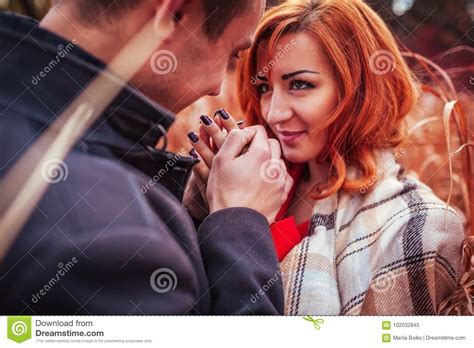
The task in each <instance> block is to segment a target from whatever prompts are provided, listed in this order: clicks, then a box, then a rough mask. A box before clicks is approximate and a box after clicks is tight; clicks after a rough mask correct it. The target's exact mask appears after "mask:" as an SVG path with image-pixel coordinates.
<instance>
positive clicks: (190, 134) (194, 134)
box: [188, 132, 199, 143]
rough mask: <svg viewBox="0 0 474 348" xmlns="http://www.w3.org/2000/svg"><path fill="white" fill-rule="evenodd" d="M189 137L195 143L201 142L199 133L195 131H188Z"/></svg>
mask: <svg viewBox="0 0 474 348" xmlns="http://www.w3.org/2000/svg"><path fill="white" fill-rule="evenodd" d="M188 138H189V140H191V141H192V142H193V143H197V142H199V137H198V135H197V134H196V133H194V132H189V133H188Z"/></svg>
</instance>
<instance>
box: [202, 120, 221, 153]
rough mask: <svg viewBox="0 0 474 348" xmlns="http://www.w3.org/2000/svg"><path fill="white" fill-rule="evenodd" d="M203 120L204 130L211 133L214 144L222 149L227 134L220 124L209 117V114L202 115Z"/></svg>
mask: <svg viewBox="0 0 474 348" xmlns="http://www.w3.org/2000/svg"><path fill="white" fill-rule="evenodd" d="M201 122H202V124H203V125H204V130H205V131H206V133H207V134H209V136H210V137H211V139H212V141H213V143H214V145H216V147H217V149H220V148H221V146H222V144H224V141H225V138H226V136H225V134H224V133H223V132H222V130H221V129H220V128H219V126H218V125H217V124H216V123H215V122H213V121H212V120H211V119H210V118H209V116H206V115H203V116H201Z"/></svg>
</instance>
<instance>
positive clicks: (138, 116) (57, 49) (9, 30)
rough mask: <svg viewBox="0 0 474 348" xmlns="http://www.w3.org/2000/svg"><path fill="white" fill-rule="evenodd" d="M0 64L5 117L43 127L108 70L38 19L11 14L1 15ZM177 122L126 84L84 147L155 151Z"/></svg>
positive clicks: (1, 107) (0, 100) (0, 109)
mask: <svg viewBox="0 0 474 348" xmlns="http://www.w3.org/2000/svg"><path fill="white" fill-rule="evenodd" d="M25 57H30V58H25ZM25 60H26V61H25ZM0 62H1V64H0V76H2V77H3V79H2V80H3V82H0V115H1V114H3V113H4V112H6V111H8V109H13V110H15V111H19V112H21V111H24V112H25V115H26V117H30V118H33V119H35V120H36V121H39V122H40V123H41V124H43V125H45V124H49V123H50V122H51V121H52V119H53V118H55V117H57V116H58V115H59V114H60V113H61V111H62V110H63V109H64V108H65V107H66V106H67V105H68V103H70V102H71V101H72V100H73V99H74V97H76V96H78V95H79V94H80V93H81V92H82V91H83V89H84V87H85V86H86V85H87V84H88V83H89V82H90V81H91V80H93V79H94V77H95V76H96V75H97V74H99V73H100V72H102V71H103V70H104V68H105V64H104V63H103V62H101V61H100V60H98V59H97V58H95V57H93V56H92V55H90V54H89V53H88V52H86V51H85V50H83V49H81V48H80V47H79V46H77V45H76V44H74V42H69V41H67V40H65V39H63V38H61V37H60V36H58V35H56V34H54V33H51V32H49V31H47V30H44V29H42V28H40V27H39V25H38V22H37V21H34V20H32V19H29V18H27V17H23V16H18V15H14V14H10V13H0ZM19 100H21V101H22V102H18V101H19ZM25 108H27V109H30V110H25ZM22 109H23V110H22ZM31 110H34V112H29V111H31ZM174 119H175V117H174V115H173V114H172V113H171V112H169V111H167V110H165V109H164V108H163V107H161V106H160V105H158V104H157V103H155V102H153V101H152V100H150V99H149V98H147V97H146V96H145V95H143V94H142V93H140V92H139V91H137V90H136V89H135V88H134V87H133V86H131V85H130V84H127V85H126V86H125V87H124V88H123V89H122V92H121V93H120V94H119V95H118V96H117V97H116V98H115V100H114V101H113V102H112V103H111V104H110V105H109V106H108V108H107V109H106V110H105V112H104V113H103V115H102V117H101V118H99V120H98V121H97V122H96V124H95V125H93V126H92V127H91V129H90V130H89V131H88V133H87V134H86V135H85V136H84V139H83V141H82V142H81V143H82V144H84V143H85V144H86V145H88V144H95V143H103V144H106V145H111V146H114V147H117V146H118V147H122V148H128V149H130V148H131V147H135V146H140V148H146V147H154V146H155V144H156V143H157V141H158V140H159V138H160V137H161V136H164V135H165V134H163V133H166V131H167V130H168V129H169V127H170V126H171V124H172V123H173V122H174Z"/></svg>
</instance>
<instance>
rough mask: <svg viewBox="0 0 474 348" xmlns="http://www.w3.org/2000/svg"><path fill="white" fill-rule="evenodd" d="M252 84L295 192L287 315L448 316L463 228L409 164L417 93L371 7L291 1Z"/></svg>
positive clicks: (285, 271)
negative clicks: (407, 143) (403, 160)
mask: <svg viewBox="0 0 474 348" xmlns="http://www.w3.org/2000/svg"><path fill="white" fill-rule="evenodd" d="M240 73H241V74H240V75H241V79H240V91H239V92H240V100H241V105H242V107H243V109H244V112H245V114H246V115H247V117H248V120H247V123H248V124H249V125H263V126H264V127H265V128H266V129H267V131H268V133H269V134H271V135H272V136H273V137H275V138H277V139H278V140H279V141H280V144H281V147H282V152H283V155H284V158H285V160H286V163H287V166H288V168H289V170H290V173H291V174H292V176H293V178H294V180H295V185H294V187H293V190H292V191H291V192H290V194H289V197H288V201H287V202H286V204H285V205H284V206H283V207H282V209H281V210H280V212H279V214H278V215H277V217H276V222H275V223H274V224H273V225H272V233H273V237H274V241H275V245H276V249H277V253H278V256H279V258H280V261H281V269H282V277H283V281H284V287H285V302H286V303H285V307H286V313H287V314H289V315H305V314H319V315H356V314H366V315H414V314H436V310H437V308H438V306H439V304H440V302H441V301H442V300H443V299H444V298H445V297H447V296H448V295H450V293H451V291H452V290H453V288H454V286H455V284H456V282H457V280H458V278H459V275H460V273H461V272H462V270H461V269H460V267H461V264H460V257H459V255H460V245H461V242H462V240H463V238H464V233H463V226H462V223H461V219H460V217H459V216H458V215H457V214H456V212H455V211H454V210H453V209H451V208H449V207H447V206H446V204H445V203H444V202H442V201H441V200H440V199H439V198H437V197H436V196H435V195H434V193H433V192H432V190H431V189H430V188H429V187H427V186H426V185H424V184H423V183H421V182H419V181H417V180H414V179H412V178H408V177H406V176H405V175H404V171H403V168H402V167H401V166H400V165H399V163H398V161H397V160H398V159H399V158H400V157H402V156H409V155H410V154H409V153H407V152H406V151H405V150H404V148H403V147H400V145H402V144H403V140H404V133H403V121H404V118H405V116H406V115H407V114H408V112H409V111H411V110H412V108H413V107H414V105H415V104H416V101H417V94H418V86H417V82H416V81H415V79H414V78H413V75H412V73H411V71H410V70H409V68H408V66H407V64H406V63H405V61H404V60H403V58H402V56H401V53H400V50H399V48H398V47H397V44H396V42H395V39H394V37H393V35H392V34H391V32H390V31H389V29H388V28H387V26H386V25H385V23H384V22H383V21H382V19H381V18H380V17H379V16H378V15H377V14H376V13H375V12H374V11H373V10H371V9H370V7H369V6H367V5H366V4H365V3H364V2H363V1H360V0H321V1H303V2H298V3H296V2H290V3H285V4H283V5H281V6H278V7H276V8H274V9H272V10H270V11H269V12H267V13H266V14H265V16H264V18H263V20H262V22H261V24H260V25H259V27H258V29H257V34H256V38H255V43H254V45H253V47H252V48H251V49H250V51H249V52H248V54H247V55H246V57H245V58H244V59H243V62H242V64H241V72H240ZM221 114H224V117H223V118H222V117H221V121H222V120H224V121H226V122H229V121H228V119H226V117H228V115H226V114H225V113H223V112H220V113H219V116H220V115H221ZM221 121H220V122H221ZM214 123H215V122H214ZM212 127H215V125H212V124H211V125H205V124H203V125H202V126H201V128H202V129H201V134H203V131H208V132H209V133H211V132H210V131H209V130H211V129H212ZM203 143H205V142H203ZM198 150H200V151H199V153H200V155H201V157H203V156H208V154H203V151H202V144H201V148H200V149H198ZM207 153H209V151H208V152H207ZM206 159H207V161H203V162H207V163H210V161H209V158H206ZM203 166H204V165H202V164H201V167H199V168H196V171H195V174H196V176H199V175H200V173H201V176H200V177H201V179H202V180H204V181H205V180H206V177H205V175H206V174H205V173H206V170H203V169H202V168H203ZM273 166H275V167H277V166H278V163H276V164H273V163H269V166H268V167H267V168H262V175H268V179H269V180H274V179H275V178H273V177H272V172H273V169H275V168H273ZM275 172H276V173H278V170H276V171H275ZM262 194H264V192H262Z"/></svg>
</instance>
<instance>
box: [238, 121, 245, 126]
mask: <svg viewBox="0 0 474 348" xmlns="http://www.w3.org/2000/svg"><path fill="white" fill-rule="evenodd" d="M244 124H245V121H239V122H237V126H239V127H240V126H242V125H244Z"/></svg>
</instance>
